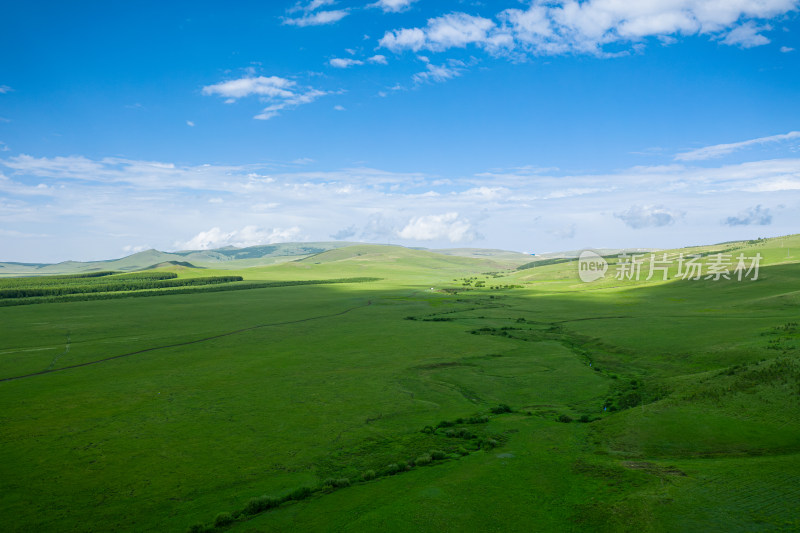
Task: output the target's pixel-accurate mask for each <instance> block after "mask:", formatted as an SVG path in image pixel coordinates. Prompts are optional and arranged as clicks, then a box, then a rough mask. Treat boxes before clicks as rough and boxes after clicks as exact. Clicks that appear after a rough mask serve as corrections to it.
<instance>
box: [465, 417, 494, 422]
mask: <svg viewBox="0 0 800 533" xmlns="http://www.w3.org/2000/svg"><path fill="white" fill-rule="evenodd" d="M488 421H489V417H488V416H471V417H469V418H468V419H467V424H485V423H486V422H488Z"/></svg>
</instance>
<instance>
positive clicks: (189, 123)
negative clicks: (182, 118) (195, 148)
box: [186, 120, 194, 128]
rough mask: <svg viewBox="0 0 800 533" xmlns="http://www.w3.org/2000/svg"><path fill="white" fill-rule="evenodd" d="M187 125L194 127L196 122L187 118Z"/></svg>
mask: <svg viewBox="0 0 800 533" xmlns="http://www.w3.org/2000/svg"><path fill="white" fill-rule="evenodd" d="M186 125H187V126H189V127H190V128H194V122H192V121H191V120H187V121H186Z"/></svg>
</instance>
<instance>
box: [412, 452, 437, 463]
mask: <svg viewBox="0 0 800 533" xmlns="http://www.w3.org/2000/svg"><path fill="white" fill-rule="evenodd" d="M431 461H433V458H432V457H431V456H430V454H427V453H424V454H422V455H420V456H419V457H417V458H416V459H414V464H415V465H417V466H425V465H429V464H431Z"/></svg>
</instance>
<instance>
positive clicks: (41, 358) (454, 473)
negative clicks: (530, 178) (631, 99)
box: [0, 236, 800, 532]
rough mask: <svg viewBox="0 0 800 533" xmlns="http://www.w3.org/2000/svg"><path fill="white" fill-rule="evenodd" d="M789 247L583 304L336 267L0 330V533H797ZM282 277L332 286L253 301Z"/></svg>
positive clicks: (429, 265) (494, 280)
mask: <svg viewBox="0 0 800 533" xmlns="http://www.w3.org/2000/svg"><path fill="white" fill-rule="evenodd" d="M792 250H800V236H790V237H785V238H777V239H768V240H763V241H756V242H749V243H747V242H743V243H728V244H725V245H718V246H710V247H698V248H694V249H687V250H676V251H674V252H676V253H679V252H683V253H687V254H688V253H702V254H707V255H705V256H704V257H703V258H702V261H703V262H707V261H711V260H713V254H715V253H721V252H724V253H731V254H738V253H745V254H748V255H752V254H755V253H760V254H761V255H762V257H763V261H762V264H761V270H760V275H759V279H758V280H757V281H750V280H744V281H736V280H735V279H734V280H724V279H723V280H719V281H714V280H705V279H701V280H698V281H684V280H670V281H656V280H652V281H649V282H647V281H643V280H640V281H638V282H637V281H620V280H616V279H614V278H613V276H607V277H606V279H605V280H602V281H597V282H595V283H590V284H584V283H581V282H580V281H579V280H578V278H577V265H576V263H575V262H569V261H568V262H560V263H552V264H546V265H542V266H535V267H534V268H526V269H523V270H515V269H514V265H513V264H509V263H508V261H502V260H493V259H491V258H484V259H477V258H474V257H461V256H456V255H447V256H446V255H440V254H435V253H431V252H426V251H419V250H408V249H404V248H400V247H382V246H367V245H364V246H350V247H346V248H337V249H332V250H328V251H323V252H322V253H319V254H316V255H310V256H308V257H305V258H303V259H302V260H300V261H287V262H282V263H280V264H275V265H272V266H261V267H254V268H247V269H241V270H229V269H225V270H222V269H219V270H215V269H213V268H208V269H202V270H198V269H184V268H180V267H169V268H166V270H169V271H171V272H175V273H176V274H177V278H175V279H179V280H182V279H190V278H212V277H214V276H241V277H242V278H243V279H244V281H243V282H241V283H251V284H252V288H249V289H247V290H236V291H220V292H196V293H190V294H163V295H160V296H156V297H151V298H134V297H124V296H125V295H124V294H122V295H120V297H119V298H115V299H104V300H89V301H67V302H51V303H47V302H45V303H38V304H36V305H20V306H9V307H0V339H2V340H1V343H0V380H3V381H0V407H1V409H0V447H1V448H0V449H2V460H1V461H0V524H2V526H0V528H1V529H3V530H6V531H137V532H138V531H185V530H187V528H189V527H190V526H192V525H193V524H195V525H196V527H195V528H194V530H196V531H202V530H219V531H226V530H229V531H240V532H257V531H364V532H371V531H378V530H386V531H409V532H411V531H437V532H439V531H525V532H528V531H570V530H577V531H637V532H641V531H796V530H800V513H799V512H798V510H797V509H798V504H797V502H798V501H799V500H798V498H800V416H799V415H800V326H798V324H797V323H798V322H800V320H798V319H799V318H800V313H798V304H800V264H798V261H797V257H795V256H793V255H792V254H793V252H792ZM648 256H649V255H648ZM618 261H619V259H618V258H613V259H610V262H611V264H612V266H615V265H616V264H617V262H618ZM157 271H159V270H158V269H157ZM149 272H153V271H152V270H151V271H149ZM126 275H127V274H126ZM349 278H357V279H358V281H360V282H357V283H356V282H347V280H348V279H349ZM364 278H368V279H364ZM303 280H340V281H342V282H341V283H335V284H334V283H328V284H298V285H287V284H283V285H282V284H281V283H275V282H296V281H303ZM353 281H355V280H353ZM255 282H258V283H262V285H257V284H256V283H255ZM265 282H273V285H272V286H265V285H263V283H265ZM3 283H11V281H10V280H4V282H3ZM4 286H5V285H4ZM79 365H82V366H79ZM42 371H47V372H46V373H44V374H37V373H38V372H42ZM23 376H27V377H23ZM12 378H15V379H12ZM501 405H507V406H509V407H510V408H511V409H510V410H511V412H507V411H508V409H505V408H499V406H501ZM484 417H485V418H484ZM470 419H472V420H470ZM432 452H433V453H432ZM345 481H346V482H345ZM301 487H308V488H309V489H310V491H308V493H302V494H301V493H298V492H295V491H296V490H297V489H299V488H301ZM262 495H264V496H265V498H264V499H263V500H262V502H266V501H269V502H270V503H268V504H266V503H265V504H263V505H261V504H259V505H261V507H270V508H269V509H260V508H258V505H256V504H255V503H254V504H251V506H250V507H249V511H248V512H245V509H246V506H247V505H248V502H249V501H250V500H251V499H253V498H258V497H261V496H262ZM281 499H283V500H285V501H283V502H281V501H280V500H281ZM226 513H229V514H230V516H228V515H226ZM218 515H219V516H218ZM215 521H216V523H217V525H214V524H215Z"/></svg>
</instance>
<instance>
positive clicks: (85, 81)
mask: <svg viewBox="0 0 800 533" xmlns="http://www.w3.org/2000/svg"><path fill="white" fill-rule="evenodd" d="M798 8H800V0H729V1H724V2H721V1H708V0H706V1H702V0H640V1H637V2H622V1H619V0H583V1H580V2H578V1H573V0H564V1H548V2H543V1H533V2H519V1H516V0H509V1H502V2H500V1H498V2H491V3H490V2H467V1H463V2H459V1H437V2H433V1H432V0H416V1H409V0H380V1H378V2H373V1H372V0H368V1H365V2H356V1H345V0H340V1H333V0H312V1H303V2H299V3H295V2H230V3H227V4H224V5H220V4H219V3H211V2H197V1H194V2H177V1H176V2H168V3H164V2H158V3H156V2H137V3H136V4H133V3H127V4H123V3H109V2H79V3H63V2H59V3H56V2H52V3H50V2H27V3H15V4H10V5H7V6H4V10H3V17H2V19H1V20H0V46H2V50H3V54H2V55H0V261H28V262H40V261H41V262H55V261H61V260H67V259H75V260H89V259H101V258H110V257H119V256H122V255H126V254H128V253H132V252H134V251H138V250H142V249H147V248H150V247H154V248H158V249H161V250H176V249H185V248H213V247H219V246H225V245H230V244H232V245H237V246H246V245H253V244H263V243H269V242H280V241H324V240H334V239H342V240H359V241H367V242H379V243H387V242H388V243H393V244H404V245H408V246H425V247H431V248H436V247H487V248H488V247H492V248H505V249H512V250H518V251H525V252H543V251H555V250H566V249H579V248H583V247H622V246H631V247H633V246H636V247H673V246H682V245H688V244H700V243H710V242H719V241H724V240H731V239H740V238H752V237H758V236H770V235H780V234H786V233H796V232H797V231H798V227H799V226H798V223H799V222H800V157H798V149H800V133H798V131H799V130H800V124H798V121H799V120H798V119H800V103H799V102H800V68H798V67H800V39H798V29H800V17H799V16H798Z"/></svg>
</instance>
